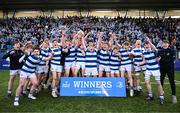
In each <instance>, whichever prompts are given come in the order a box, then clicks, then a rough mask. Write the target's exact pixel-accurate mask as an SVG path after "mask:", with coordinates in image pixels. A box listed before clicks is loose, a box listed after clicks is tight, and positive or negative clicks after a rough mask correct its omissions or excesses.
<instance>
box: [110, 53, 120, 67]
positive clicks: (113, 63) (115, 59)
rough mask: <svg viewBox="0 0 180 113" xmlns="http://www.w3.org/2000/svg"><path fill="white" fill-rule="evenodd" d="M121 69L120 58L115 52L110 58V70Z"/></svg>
mask: <svg viewBox="0 0 180 113" xmlns="http://www.w3.org/2000/svg"><path fill="white" fill-rule="evenodd" d="M119 67H120V59H119V56H117V55H115V54H114V53H113V52H112V53H111V56H110V69H111V70H119Z"/></svg>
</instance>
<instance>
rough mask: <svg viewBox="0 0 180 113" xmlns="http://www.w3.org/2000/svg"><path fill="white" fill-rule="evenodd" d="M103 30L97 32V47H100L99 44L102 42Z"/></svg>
mask: <svg viewBox="0 0 180 113" xmlns="http://www.w3.org/2000/svg"><path fill="white" fill-rule="evenodd" d="M103 34H104V33H103V32H100V33H98V42H97V49H100V45H101V42H102V37H103Z"/></svg>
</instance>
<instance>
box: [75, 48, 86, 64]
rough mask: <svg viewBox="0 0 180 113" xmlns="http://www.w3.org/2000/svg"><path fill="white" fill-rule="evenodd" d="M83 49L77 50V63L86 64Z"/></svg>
mask: <svg viewBox="0 0 180 113" xmlns="http://www.w3.org/2000/svg"><path fill="white" fill-rule="evenodd" d="M82 51H83V50H82V49H81V48H76V62H85V55H83V53H82Z"/></svg>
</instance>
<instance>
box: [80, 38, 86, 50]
mask: <svg viewBox="0 0 180 113" xmlns="http://www.w3.org/2000/svg"><path fill="white" fill-rule="evenodd" d="M81 41H82V46H83V48H84V50H86V42H85V38H84V37H82V38H81Z"/></svg>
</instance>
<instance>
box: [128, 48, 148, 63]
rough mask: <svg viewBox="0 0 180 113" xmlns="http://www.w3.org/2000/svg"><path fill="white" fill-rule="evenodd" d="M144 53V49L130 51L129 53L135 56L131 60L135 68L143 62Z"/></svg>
mask: <svg viewBox="0 0 180 113" xmlns="http://www.w3.org/2000/svg"><path fill="white" fill-rule="evenodd" d="M144 51H145V49H144V48H134V49H133V50H132V51H131V53H132V54H133V55H135V56H134V58H133V63H134V65H136V66H137V64H139V63H140V62H142V61H143V57H142V55H143V52H144ZM143 65H145V64H143Z"/></svg>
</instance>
